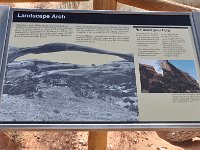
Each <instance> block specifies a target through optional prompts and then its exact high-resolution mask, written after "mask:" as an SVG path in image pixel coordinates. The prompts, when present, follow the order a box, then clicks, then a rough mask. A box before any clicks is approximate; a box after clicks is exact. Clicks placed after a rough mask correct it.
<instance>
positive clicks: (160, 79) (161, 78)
mask: <svg viewBox="0 0 200 150" xmlns="http://www.w3.org/2000/svg"><path fill="white" fill-rule="evenodd" d="M160 66H161V68H162V70H163V75H162V74H159V73H157V72H156V71H155V69H154V67H153V66H150V65H146V64H140V66H139V67H140V80H141V88H142V92H143V93H145V92H146V93H198V92H200V88H199V84H198V82H197V81H196V80H195V79H194V78H193V77H192V76H190V75H189V74H188V73H186V72H183V71H181V70H180V69H178V68H176V67H175V66H174V65H172V64H171V63H170V62H169V61H167V60H164V61H161V62H160Z"/></svg>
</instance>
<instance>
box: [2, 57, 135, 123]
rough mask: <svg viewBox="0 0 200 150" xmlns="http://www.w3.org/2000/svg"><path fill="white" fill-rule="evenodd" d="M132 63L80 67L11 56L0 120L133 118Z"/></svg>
mask: <svg viewBox="0 0 200 150" xmlns="http://www.w3.org/2000/svg"><path fill="white" fill-rule="evenodd" d="M135 93H136V86H135V75H134V64H133V63H132V62H129V61H126V60H124V61H115V62H112V63H110V64H103V65H99V66H96V65H92V66H84V65H77V64H66V63H56V62H49V61H39V60H28V61H13V62H11V63H9V64H8V66H7V73H6V78H5V85H4V91H3V98H4V100H3V101H2V102H1V103H0V106H1V107H0V111H1V114H0V118H1V120H5V121H8V120H15V121H136V120H137V119H138V105H137V96H136V94H135Z"/></svg>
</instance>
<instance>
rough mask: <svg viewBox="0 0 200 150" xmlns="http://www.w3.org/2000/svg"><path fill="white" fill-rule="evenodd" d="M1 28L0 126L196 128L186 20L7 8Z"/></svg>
mask: <svg viewBox="0 0 200 150" xmlns="http://www.w3.org/2000/svg"><path fill="white" fill-rule="evenodd" d="M0 11H1V9H0ZM8 22H9V24H8V26H7V27H8V33H7V38H6V40H5V41H4V42H3V43H5V42H6V44H5V45H4V46H3V48H2V50H1V51H2V56H3V59H2V66H1V87H2V89H1V93H2V94H1V101H0V122H2V123H11V124H12V123H15V124H17V123H26V124H29V123H30V124H31V123H33V124H37V123H40V124H41V123H49V124H51V123H57V124H59V123H62V124H71V123H77V124H79V126H80V127H81V126H82V125H83V124H90V125H92V124H94V123H95V124H101V126H102V124H105V125H106V124H113V126H112V125H111V126H109V128H115V127H114V125H118V124H124V125H130V126H129V127H133V128H134V125H137V124H141V123H144V124H147V125H148V123H168V122H171V123H178V122H179V123H181V122H198V121H200V117H199V113H198V112H199V105H200V86H199V77H200V68H199V61H198V56H197V47H198V43H197V42H195V40H194V35H195V36H196V30H195V28H194V27H193V25H191V24H192V23H193V21H192V15H191V13H175V14H174V13H162V14H159V13H150V14H147V13H114V12H97V11H57V10H43V11H41V10H20V9H11V10H10V17H8ZM3 26H5V25H3ZM2 29H3V28H2ZM3 30H5V29H3ZM1 43H2V42H1ZM82 127H83V126H82ZM124 128H126V126H124Z"/></svg>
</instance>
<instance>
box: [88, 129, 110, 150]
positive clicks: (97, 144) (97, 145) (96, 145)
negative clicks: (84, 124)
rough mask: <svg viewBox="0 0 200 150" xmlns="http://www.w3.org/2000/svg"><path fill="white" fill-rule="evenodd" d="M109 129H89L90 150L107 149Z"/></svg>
mask: <svg viewBox="0 0 200 150" xmlns="http://www.w3.org/2000/svg"><path fill="white" fill-rule="evenodd" d="M106 149H107V131H89V137H88V150H106Z"/></svg>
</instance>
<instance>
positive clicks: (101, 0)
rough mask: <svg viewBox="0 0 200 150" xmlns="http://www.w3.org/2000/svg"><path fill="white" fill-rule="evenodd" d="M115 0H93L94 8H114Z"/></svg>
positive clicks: (115, 5)
mask: <svg viewBox="0 0 200 150" xmlns="http://www.w3.org/2000/svg"><path fill="white" fill-rule="evenodd" d="M116 8H117V0H93V9H94V10H116Z"/></svg>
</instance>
